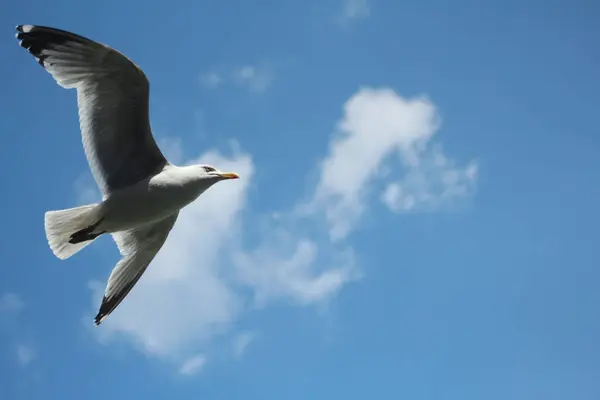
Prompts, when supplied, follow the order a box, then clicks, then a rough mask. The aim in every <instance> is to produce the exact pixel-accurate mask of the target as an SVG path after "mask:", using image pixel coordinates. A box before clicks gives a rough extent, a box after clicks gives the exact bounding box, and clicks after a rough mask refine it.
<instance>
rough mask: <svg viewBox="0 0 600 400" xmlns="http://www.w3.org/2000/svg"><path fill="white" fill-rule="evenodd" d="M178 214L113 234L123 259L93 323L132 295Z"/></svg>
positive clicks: (109, 281)
mask: <svg viewBox="0 0 600 400" xmlns="http://www.w3.org/2000/svg"><path fill="white" fill-rule="evenodd" d="M178 215H179V214H178V213H177V214H174V215H172V216H170V217H167V218H165V219H163V220H162V221H159V222H157V223H154V224H151V225H147V226H144V227H141V228H136V229H131V230H128V231H123V232H116V233H113V234H112V236H113V239H114V240H115V242H116V243H117V246H118V247H119V251H120V252H121V255H122V258H121V260H120V261H119V262H118V263H117V265H116V266H115V268H114V269H113V270H112V272H111V274H110V277H109V278H108V283H107V285H106V290H105V293H104V297H103V299H102V304H101V305H100V309H99V311H98V314H97V315H96V318H95V319H94V323H95V324H96V325H99V324H100V323H101V322H102V320H104V318H106V317H107V316H108V315H109V314H110V313H111V312H113V311H114V309H115V308H117V306H118V305H119V304H120V303H121V301H123V299H124V298H125V296H127V294H129V292H130V291H131V289H132V288H133V286H135V284H136V283H137V282H138V280H139V279H140V277H141V276H142V274H143V273H144V272H145V271H146V268H148V265H149V264H150V262H152V260H153V259H154V257H155V256H156V254H157V253H158V251H159V250H160V249H161V247H162V246H163V244H164V243H165V241H166V240H167V237H168V235H169V232H170V231H171V229H172V228H173V225H174V224H175V221H176V220H177V217H178Z"/></svg>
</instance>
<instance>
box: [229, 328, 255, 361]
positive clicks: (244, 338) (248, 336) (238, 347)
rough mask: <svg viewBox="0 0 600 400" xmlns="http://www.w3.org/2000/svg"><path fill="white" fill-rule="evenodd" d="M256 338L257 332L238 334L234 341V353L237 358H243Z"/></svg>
mask: <svg viewBox="0 0 600 400" xmlns="http://www.w3.org/2000/svg"><path fill="white" fill-rule="evenodd" d="M255 337H256V333H255V332H242V333H240V334H238V335H237V336H236V337H235V339H234V341H233V353H234V354H235V356H236V357H241V356H242V355H243V354H244V353H245V352H246V349H247V348H248V346H249V345H250V343H251V342H252V341H253V340H254V338H255Z"/></svg>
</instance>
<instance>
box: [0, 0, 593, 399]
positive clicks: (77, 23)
mask: <svg viewBox="0 0 600 400" xmlns="http://www.w3.org/2000/svg"><path fill="white" fill-rule="evenodd" d="M599 20H600V6H599V3H598V2H595V1H591V0H574V1H554V0H544V1H542V0H529V1H512V0H505V1H468V0H458V1H453V2H450V1H441V0H439V1H436V0H426V1H415V0H412V1H399V0H308V1H298V0H271V1H254V2H251V1H240V0H222V1H201V2H192V1H189V0H185V1H179V0H173V1H167V2H157V1H153V0H149V1H138V0H135V1H128V2H122V1H116V0H107V1H102V2H88V3H84V2H77V1H74V0H56V1H52V2H49V1H40V0H37V1H31V0H20V1H18V2H17V1H15V0H8V1H4V2H3V5H2V11H1V12H0V54H1V57H2V63H0V76H1V77H2V78H1V80H2V83H1V86H0V87H1V95H0V135H1V136H0V137H1V139H0V140H1V142H0V153H1V156H2V165H1V167H0V178H1V181H2V189H1V191H2V192H1V196H0V205H1V210H2V213H3V215H2V217H1V218H0V221H1V222H0V226H1V227H2V229H0V252H1V255H2V262H1V265H0V371H1V373H0V398H1V399H7V400H13V399H15V400H17V399H18V400H21V399H22V400H27V399H32V400H33V399H35V400H40V399H64V400H68V399H82V398H85V399H89V400H94V399H106V398H111V399H124V398H144V399H171V398H174V399H247V400H250V399H289V400H294V399H302V400H304V399H365V398H389V399H411V400H413V399H414V400H416V399H460V400H470V399H472V400H480V399H485V400H493V399H498V400H506V399H527V400H532V399H540V400H552V399H560V400H564V399H572V400H584V399H598V398H600V346H599V345H598V338H599V337H600V312H599V311H598V305H599V303H600V294H599V293H600V292H599V291H598V283H599V282H600V263H598V252H597V249H598V233H597V232H598V225H599V223H600V213H599V212H598V208H597V205H598V199H599V198H600V185H599V184H598V183H599V182H600V159H599V157H598V154H599V153H600V139H599V137H600V136H599V134H600V129H599V128H598V118H599V116H600V114H599V112H598V106H599V105H600V100H599V96H598V93H599V92H600V79H599V77H598V71H600V47H599V45H598V43H600V24H599V23H598V21H599ZM18 24H40V25H49V26H53V27H57V28H61V29H66V30H70V31H73V32H76V33H79V34H82V35H85V36H88V37H90V38H92V39H95V40H98V41H101V42H104V43H106V44H109V45H111V46H113V47H115V48H117V49H118V50H120V51H122V52H123V53H125V54H126V55H128V56H129V57H131V58H132V59H133V60H134V61H135V62H137V63H138V64H139V65H140V66H141V67H142V68H143V69H144V70H145V72H146V74H147V76H148V78H149V80H150V82H151V120H152V127H153V129H154V132H155V135H156V137H157V138H158V140H159V143H160V145H161V148H162V149H164V152H165V153H166V154H167V155H168V157H169V158H170V159H171V160H172V161H173V162H174V163H176V164H185V163H188V162H192V161H195V160H199V159H200V160H203V161H207V162H210V163H211V164H214V165H216V166H217V167H219V168H220V169H223V170H230V169H233V170H235V171H237V172H239V173H240V175H241V176H242V179H240V180H237V181H227V182H223V183H220V184H218V185H216V186H215V187H213V188H211V189H210V190H209V191H208V192H207V193H206V194H205V195H203V196H201V198H200V199H199V200H197V201H196V202H195V203H194V204H193V205H191V206H190V207H188V208H187V209H186V210H185V211H184V212H183V213H182V215H181V217H180V218H179V221H178V222H177V225H176V227H175V229H174V230H173V231H172V232H171V235H170V237H169V240H168V241H167V244H166V245H165V247H163V249H162V250H161V252H160V253H159V255H158V257H157V258H156V260H155V262H154V263H153V264H151V266H150V268H149V269H148V271H147V273H146V274H145V275H144V277H143V278H142V279H141V280H140V282H139V283H138V285H137V286H136V287H135V288H134V289H133V291H132V292H131V293H130V295H129V296H128V297H127V298H126V299H125V301H124V302H123V303H122V304H121V306H120V307H119V308H118V309H117V310H116V311H115V312H114V313H113V314H112V315H111V316H110V317H109V318H107V319H106V321H105V322H104V323H103V324H102V325H101V326H100V327H99V328H95V327H94V326H93V324H92V318H93V316H94V315H95V313H96V311H97V308H98V306H99V304H100V300H101V295H102V291H103V289H104V284H105V281H106V279H107V277H108V275H109V273H110V270H111V269H112V267H113V266H114V264H115V263H116V262H117V260H118V258H119V255H118V251H117V249H116V246H115V245H114V243H113V242H112V240H111V238H110V237H104V238H102V239H100V240H99V241H97V242H96V243H95V244H94V245H93V246H90V247H88V248H86V249H85V250H84V251H82V252H81V253H79V254H77V255H76V256H74V257H73V258H71V259H69V260H67V261H60V260H58V259H57V258H55V257H54V256H53V255H52V252H51V251H50V249H49V248H48V246H47V243H46V240H45V236H44V228H43V214H44V212H45V211H47V210H53V209H62V208H67V207H72V206H75V205H78V204H83V203H89V202H94V201H97V200H98V192H97V189H96V187H95V183H94V181H93V179H92V177H91V174H90V173H89V169H88V166H87V162H86V160H85V156H84V153H83V149H82V146H81V139H80V132H79V124H78V118H77V108H76V99H75V92H74V91H68V90H64V89H61V88H60V87H59V86H58V85H57V84H56V83H55V82H54V81H53V79H52V78H51V76H50V75H49V74H47V73H46V72H45V71H44V70H43V69H42V68H40V66H39V65H37V64H36V62H35V60H34V59H33V58H32V57H31V56H30V55H29V54H27V52H26V51H25V50H24V49H22V48H20V47H19V46H18V45H17V40H16V39H15V38H14V33H15V31H14V27H15V26H16V25H18Z"/></svg>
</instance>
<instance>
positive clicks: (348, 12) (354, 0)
mask: <svg viewBox="0 0 600 400" xmlns="http://www.w3.org/2000/svg"><path fill="white" fill-rule="evenodd" d="M369 3H370V0H343V5H342V9H341V11H340V13H339V14H338V16H337V22H338V23H340V24H344V25H345V24H348V23H350V22H354V21H357V20H361V19H365V18H367V17H368V16H369V15H370V14H371V6H370V4H369Z"/></svg>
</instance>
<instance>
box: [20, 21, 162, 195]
mask: <svg viewBox="0 0 600 400" xmlns="http://www.w3.org/2000/svg"><path fill="white" fill-rule="evenodd" d="M17 32H18V33H17V38H18V39H20V40H21V41H20V42H19V44H20V45H21V46H22V47H24V48H26V49H27V50H28V51H29V52H30V53H31V54H32V55H33V56H35V58H36V59H37V60H38V62H39V63H40V65H42V66H43V67H44V68H45V69H46V70H47V71H48V72H49V73H50V74H51V75H52V77H53V78H54V79H55V80H56V82H57V83H58V84H59V85H61V86H62V87H64V88H76V89H77V103H78V105H79V124H80V127H81V133H82V136H83V147H84V149H85V154H86V157H87V160H88V163H89V164H90V168H91V170H92V174H93V175H94V178H95V180H96V182H97V184H98V186H99V187H100V189H101V190H102V192H103V193H104V194H106V193H108V192H110V191H113V190H116V189H120V188H123V187H126V186H129V185H132V184H134V183H136V182H138V181H140V180H142V179H144V178H146V177H148V176H150V175H151V174H153V173H154V172H158V171H160V170H161V169H162V168H163V167H164V165H165V164H166V163H167V160H166V159H165V157H164V155H163V154H162V152H161V151H160V149H159V148H158V146H157V144H156V142H155V140H154V137H153V136H152V130H151V129H150V122H149V111H148V103H149V99H148V97H149V84H148V80H147V79H146V76H145V75H144V72H143V71H142V70H141V69H140V68H139V67H138V66H137V65H135V63H133V61H131V60H129V59H128V58H127V57H125V56H124V55H123V54H121V53H120V52H118V51H116V50H114V49H112V48H110V47H108V46H106V45H103V44H101V43H98V42H95V41H92V40H90V39H87V38H85V37H82V36H79V35H76V34H74V33H70V32H66V31H62V30H59V29H54V28H48V27H44V26H33V25H19V26H17Z"/></svg>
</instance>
